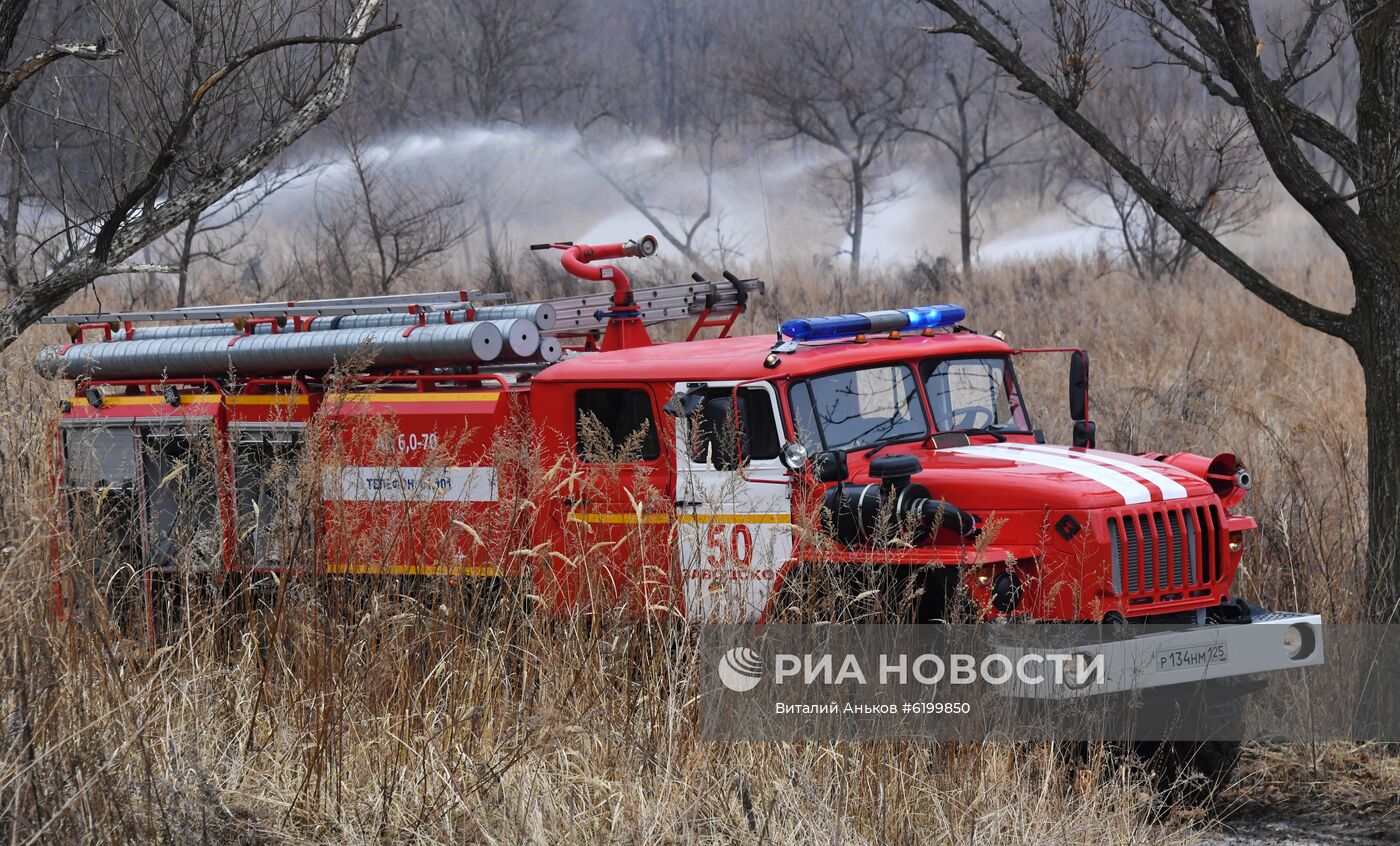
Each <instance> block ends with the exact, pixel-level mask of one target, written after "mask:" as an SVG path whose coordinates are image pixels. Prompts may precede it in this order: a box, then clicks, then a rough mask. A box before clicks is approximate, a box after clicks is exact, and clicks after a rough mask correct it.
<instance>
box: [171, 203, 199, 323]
mask: <svg viewBox="0 0 1400 846" xmlns="http://www.w3.org/2000/svg"><path fill="white" fill-rule="evenodd" d="M198 228H199V215H198V214H196V215H195V216H193V217H191V218H190V219H189V221H188V222H187V223H186V224H185V234H184V238H183V239H182V240H181V241H180V277H179V282H178V283H177V284H176V286H175V307H176V308H184V307H185V299H186V297H187V296H188V295H189V283H190V253H191V252H192V251H193V249H194V236H195V231H196V230H197V229H198Z"/></svg>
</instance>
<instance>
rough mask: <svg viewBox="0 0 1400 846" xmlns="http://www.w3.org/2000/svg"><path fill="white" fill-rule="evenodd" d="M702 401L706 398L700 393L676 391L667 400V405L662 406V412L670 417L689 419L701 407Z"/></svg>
mask: <svg viewBox="0 0 1400 846" xmlns="http://www.w3.org/2000/svg"><path fill="white" fill-rule="evenodd" d="M702 399H704V397H703V396H701V395H700V393H699V392H698V391H676V392H675V394H673V395H672V396H671V398H670V399H668V400H666V404H665V405H663V406H661V410H662V411H664V412H665V413H666V414H667V416H669V417H689V416H690V415H692V414H694V413H695V409H697V408H699V407H700V400H702Z"/></svg>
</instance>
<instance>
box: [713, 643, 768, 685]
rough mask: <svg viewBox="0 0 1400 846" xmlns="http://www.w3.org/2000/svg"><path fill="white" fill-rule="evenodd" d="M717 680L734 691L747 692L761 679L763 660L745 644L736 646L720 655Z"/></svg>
mask: <svg viewBox="0 0 1400 846" xmlns="http://www.w3.org/2000/svg"><path fill="white" fill-rule="evenodd" d="M719 680H720V683H721V684H723V685H724V686H725V687H727V688H729V689H730V690H732V691H734V692H735V693H748V692H749V691H750V690H753V689H754V688H755V687H758V683H759V682H760V681H763V661H762V660H760V659H759V657H758V653H757V652H754V651H753V650H752V649H750V648H748V647H747V646H736V647H734V648H733V649H731V650H729V651H728V652H726V653H724V654H723V655H721V656H720V659H719Z"/></svg>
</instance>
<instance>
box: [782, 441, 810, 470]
mask: <svg viewBox="0 0 1400 846" xmlns="http://www.w3.org/2000/svg"><path fill="white" fill-rule="evenodd" d="M782 457H783V466H785V467H787V468H788V469H789V470H801V469H802V468H803V467H806V466H807V448H806V447H805V446H803V445H802V444H800V443H798V442H797V441H788V442H787V443H785V444H783V452H782Z"/></svg>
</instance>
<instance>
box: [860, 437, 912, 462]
mask: <svg viewBox="0 0 1400 846" xmlns="http://www.w3.org/2000/svg"><path fill="white" fill-rule="evenodd" d="M905 440H907V438H903V437H900V438H891V439H889V440H888V441H878V442H877V443H876V444H875V445H874V446H872V447H871V448H870V449H868V450H866V451H865V457H866V458H874V457H875V456H876V455H878V454H879V452H880V450H882V449H884V448H885V447H887V446H889V445H890V444H897V443H902V442H904V441H905Z"/></svg>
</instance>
